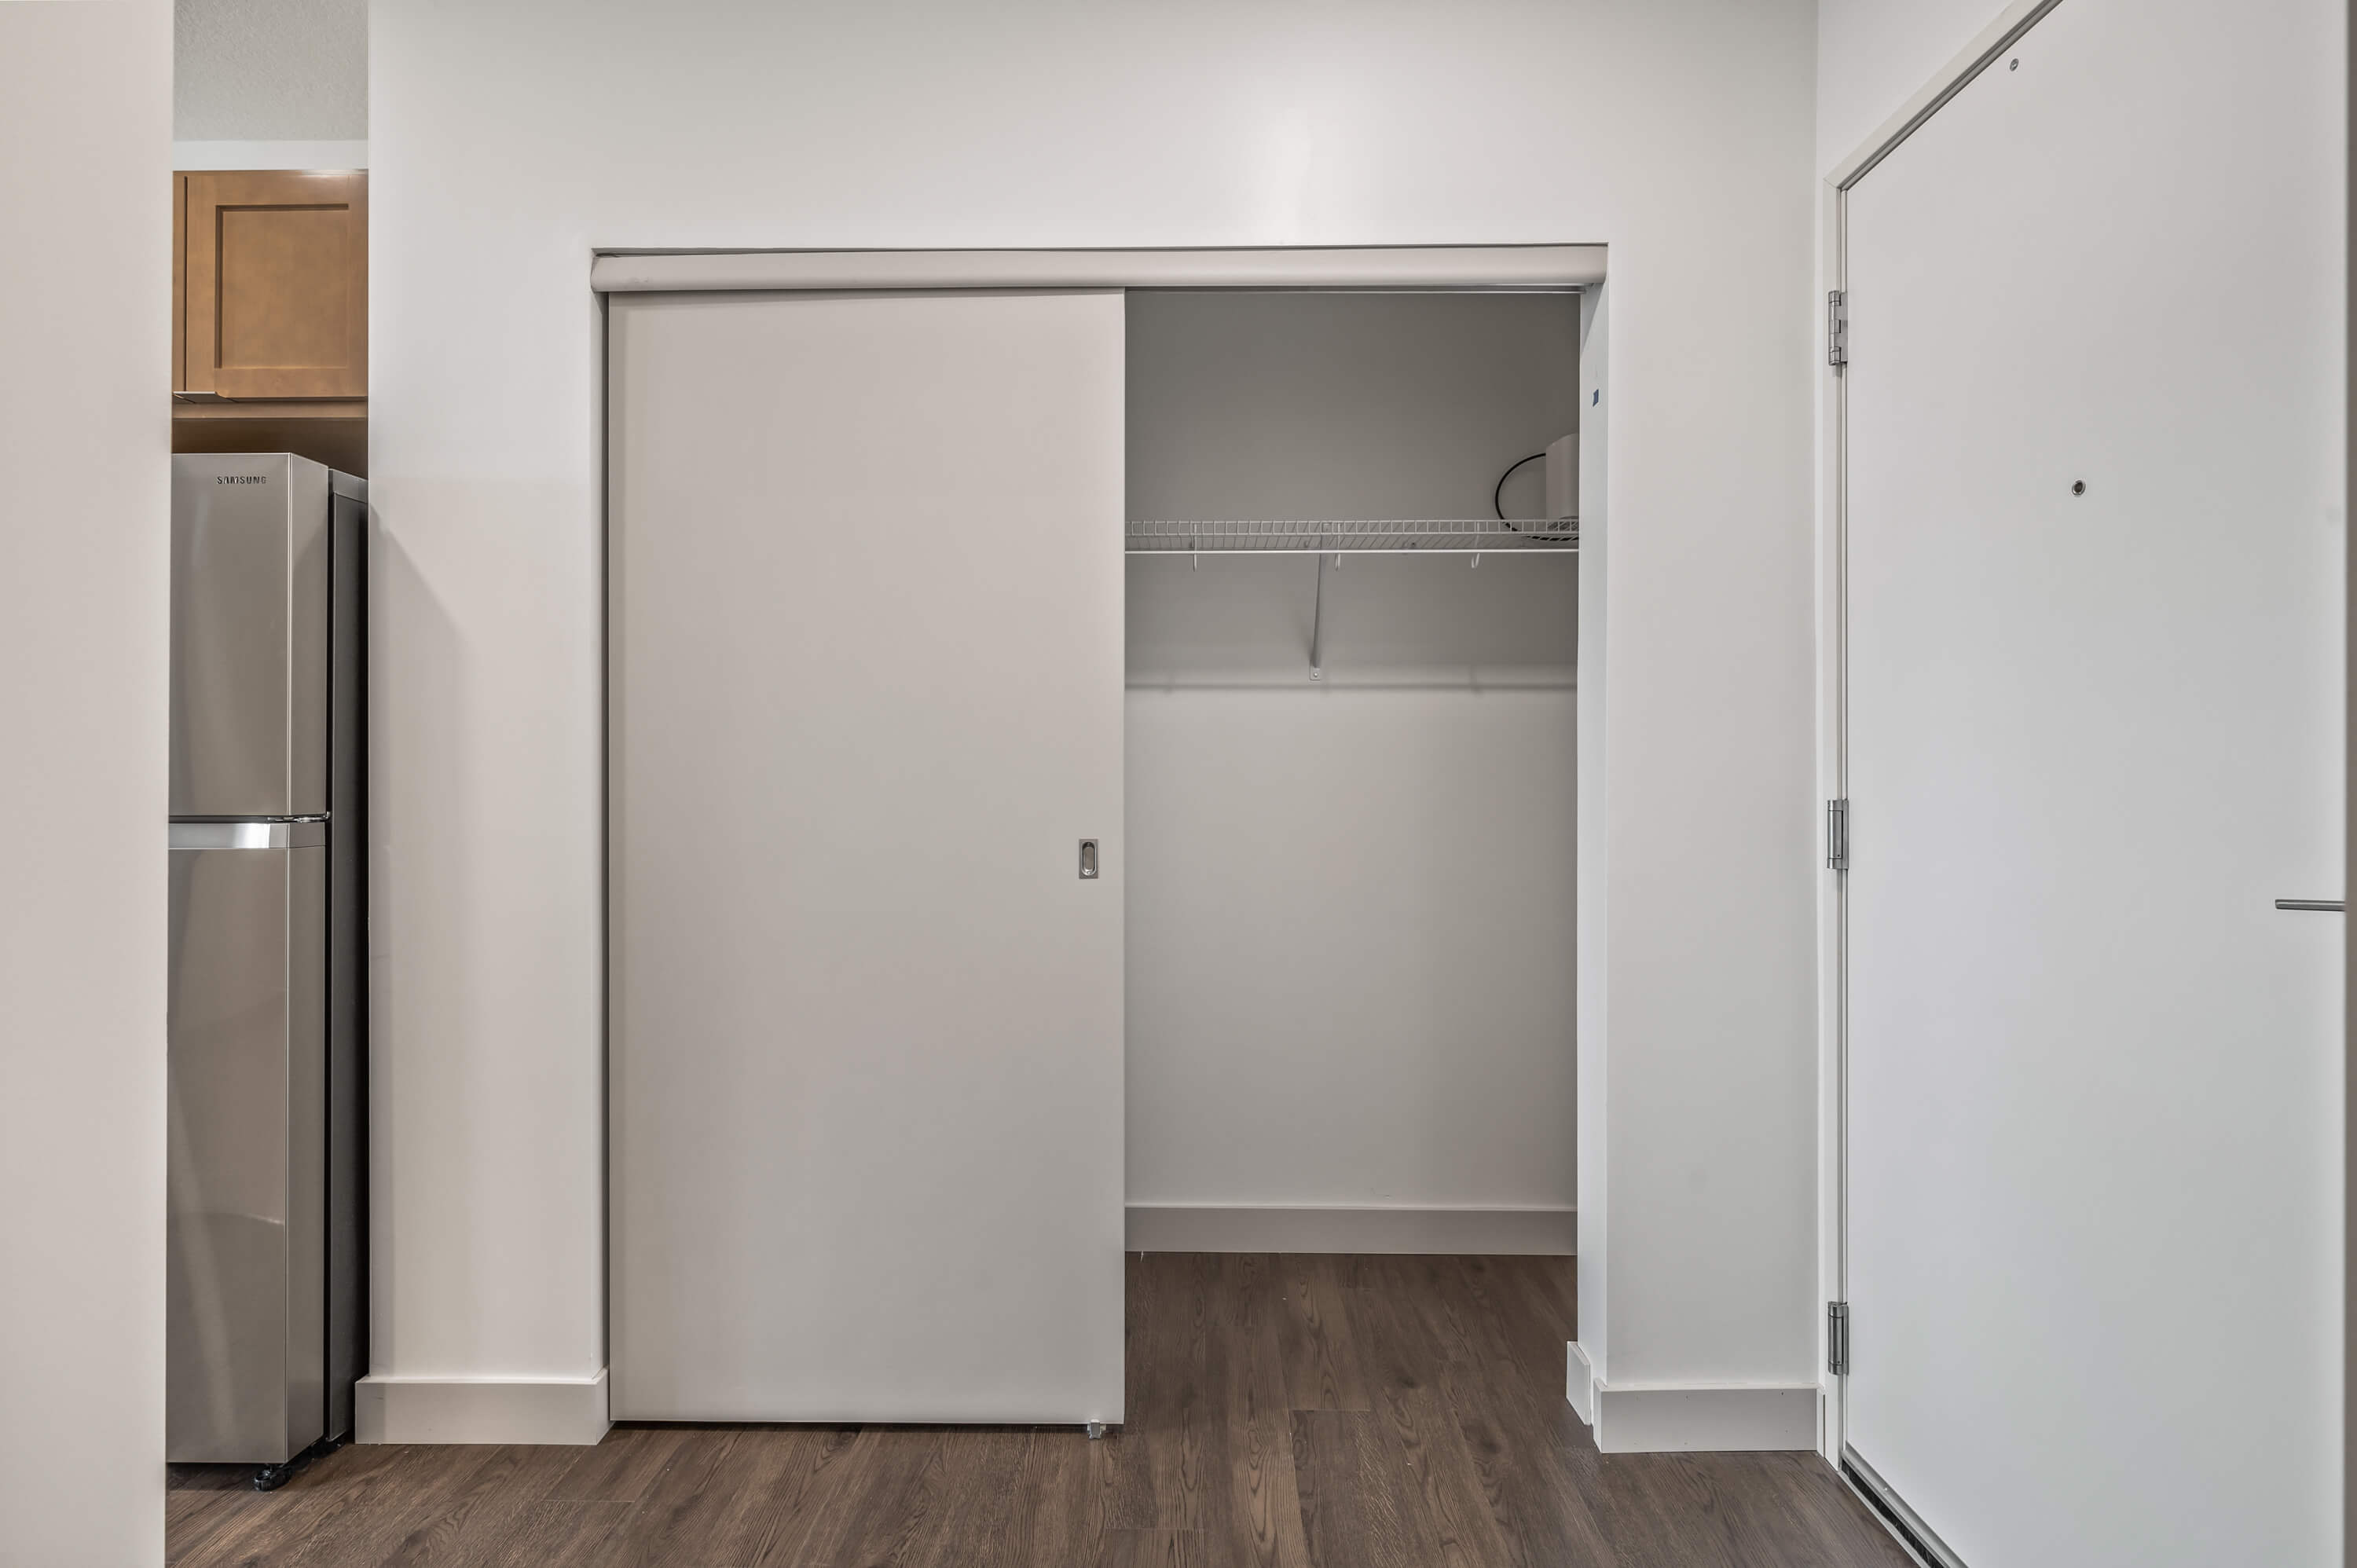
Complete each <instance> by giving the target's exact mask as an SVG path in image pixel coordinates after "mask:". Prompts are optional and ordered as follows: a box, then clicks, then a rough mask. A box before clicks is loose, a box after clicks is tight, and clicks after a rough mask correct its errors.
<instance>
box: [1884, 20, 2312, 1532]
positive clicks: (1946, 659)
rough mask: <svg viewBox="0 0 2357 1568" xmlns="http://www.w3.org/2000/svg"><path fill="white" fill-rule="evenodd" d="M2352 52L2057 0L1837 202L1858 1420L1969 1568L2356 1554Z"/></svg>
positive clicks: (2239, 24) (2277, 26)
mask: <svg viewBox="0 0 2357 1568" xmlns="http://www.w3.org/2000/svg"><path fill="white" fill-rule="evenodd" d="M2011 59H2018V61H2019V64H2018V67H2015V66H2013V65H2011V64H2009V63H2008V62H2009V60H2011ZM2344 61H2345V55H2344V54H2343V52H2342V49H2341V20H2340V7H2339V5H2337V4H2330V3H2328V0H2251V3H2249V4H2245V5H2232V6H2229V5H2214V4H2202V3H2198V0H2062V3H2061V5H2060V6H2059V7H2057V8H2056V9H2055V10H2054V11H2053V12H2052V13H2050V15H2049V16H2047V17H2046V18H2045V19H2043V20H2042V21H2040V22H2039V23H2038V24H2037V26H2036V27H2033V28H2032V29H2031V30H2030V31H2029V34H2028V35H2027V36H2026V37H2025V38H2023V39H2022V40H2021V42H2020V43H2019V45H2018V48H2014V49H2012V50H2009V51H2007V57H2006V58H2001V59H1998V60H1997V61H1996V63H1995V65H1994V66H1993V67H1991V68H1990V69H1989V70H1986V72H1984V73H1983V74H1982V75H1981V76H1980V77H1978V78H1977V79H1976V80H1975V81H1973V82H1972V83H1971V84H1970V85H1969V86H1967V87H1966V88H1965V89H1964V91H1963V92H1962V93H1961V94H1960V95H1959V96H1958V97H1957V98H1956V99H1955V100H1954V101H1953V102H1950V103H1949V104H1948V105H1947V106H1945V107H1944V108H1943V109H1941V110H1940V111H1939V112H1938V113H1936V114H1934V115H1933V116H1932V118H1931V120H1930V121H1929V122H1928V123H1927V124H1925V125H1924V126H1923V127H1922V128H1921V130H1919V131H1918V132H1917V133H1916V134H1914V135H1913V136H1912V137H1910V139H1909V140H1907V141H1906V142H1905V143H1903V144H1901V145H1900V147H1899V148H1898V149H1897V151H1896V152H1895V153H1893V154H1892V155H1891V156H1890V157H1889V158H1888V159H1887V160H1886V161H1885V162H1883V163H1882V164H1881V165H1879V166H1877V167H1876V168H1874V169H1873V170H1872V171H1871V172H1870V173H1868V174H1867V175H1866V177H1864V178H1863V180H1862V181H1860V182H1859V183H1858V184H1857V187H1856V188H1853V189H1852V190H1851V191H1850V193H1849V194H1848V197H1847V199H1846V202H1847V206H1846V224H1847V228H1846V285H1847V289H1848V303H1849V316H1850V329H1849V351H1850V364H1849V367H1848V371H1847V372H1846V374H1847V378H1848V381H1847V420H1848V424H1847V432H1848V448H1847V451H1848V512H1847V517H1848V554H1847V566H1848V612H1849V619H1848V648H1847V654H1848V660H1847V663H1848V682H1849V685H1848V706H1847V741H1848V748H1849V749H1848V759H1849V776H1848V793H1849V796H1850V799H1851V801H1852V808H1851V811H1852V822H1851V866H1852V869H1851V870H1850V872H1849V874H1848V879H1847V890H1848V911H1847V915H1848V931H1849V944H1850V945H1849V976H1850V995H1849V1004H1850V1013H1849V1057H1848V1060H1849V1080H1848V1129H1847V1132H1848V1150H1847V1153H1848V1166H1847V1178H1848V1179H1847V1215H1848V1223H1847V1237H1846V1240H1847V1251H1846V1264H1847V1271H1848V1281H1847V1294H1848V1297H1849V1302H1850V1313H1851V1323H1852V1345H1851V1351H1852V1359H1851V1372H1850V1375H1849V1376H1848V1378H1847V1379H1846V1380H1845V1384H1846V1386H1845V1395H1846V1401H1845V1418H1846V1434H1845V1435H1846V1446H1847V1448H1848V1449H1849V1450H1850V1452H1851V1453H1852V1454H1853V1455H1855V1456H1856V1457H1857V1459H1859V1460H1862V1461H1863V1462H1864V1463H1865V1465H1866V1466H1869V1467H1870V1468H1871V1469H1872V1470H1873V1471H1874V1472H1876V1473H1877V1474H1878V1476H1879V1477H1881V1478H1882V1480H1883V1481H1884V1483H1886V1485H1887V1486H1888V1487H1889V1489H1890V1490H1891V1491H1893V1492H1895V1493H1896V1494H1897V1495H1898V1497H1899V1498H1900V1499H1902V1500H1903V1502H1904V1503H1905V1504H1907V1505H1908V1506H1909V1507H1910V1508H1911V1509H1913V1510H1914V1511H1915V1512H1916V1513H1917V1514H1918V1515H1919V1516H1920V1517H1921V1520H1922V1522H1923V1523H1924V1524H1925V1525H1926V1526H1928V1527H1929V1529H1930V1530H1932V1532H1933V1533H1934V1534H1936V1535H1937V1536H1938V1537H1940V1538H1941V1539H1942V1540H1943V1541H1945V1543H1946V1545H1947V1547H1948V1548H1949V1549H1950V1550H1951V1551H1952V1552H1953V1554H1954V1555H1955V1557H1956V1558H1957V1559H1958V1560H1960V1561H1961V1562H1963V1563H1966V1564H1969V1565H1971V1568H2034V1565H2040V1564H2054V1565H2057V1568H2061V1565H2065V1564H2067V1565H2070V1568H2083V1565H2085V1564H2093V1563H2120V1564H2136V1565H2138V1568H2162V1565H2166V1564H2184V1565H2187V1568H2193V1565H2204V1568H2214V1565H2216V1564H2222V1563H2254V1564H2255V1563H2280V1564H2286V1565H2289V1564H2292V1563H2327V1562H2338V1561H2339V1550H2338V1541H2339V1534H2340V1531H2339V1524H2338V1517H2337V1516H2338V1509H2339V1489H2340V1481H2339V1475H2340V1464H2341V1435H2340V1431H2339V1415H2340V1388H2341V1373H2340V1365H2341V1349H2340V1343H2339V1338H2340V1332H2341V1328H2340V1324H2341V1318H2340V1309H2341V1291H2340V1286H2339V1283H2338V1282H2339V1277H2340V1270H2341V1223H2340V1222H2341V1201H2340V1197H2339V1191H2340V1180H2341V1178H2340V1160H2341V1000H2340V991H2341V956H2340V955H2341V940H2342V926H2341V917H2340V916H2337V915H2331V914H2309V913H2289V912H2279V911H2278V910H2276V908H2274V901H2275V900H2276V899H2277V898H2279V897H2301V898H2322V899H2332V898H2339V897H2341V896H2342V891H2343V889H2342V887H2341V827H2340V823H2341V789H2342V783H2341V771H2342V752H2341V736H2342V721H2341V693H2342V675H2341V653H2342V620H2343V612H2342V607H2341V596H2342V592H2343V587H2342V585H2343V577H2342V559H2343V548H2344V544H2343V533H2344V523H2343V515H2342V510H2341V509H2342V504H2343V502H2342V494H2341V489H2342V487H2341V476H2340V472H2339V468H2340V462H2341V440H2340V436H2339V434H2338V432H2339V428H2340V424H2341V406H2342V400H2341V392H2340V374H2341V346H2340V345H2341V319H2342V307H2341V301H2340V293H2341V249H2342V247H2341V239H2340V231H2341V199H2340V196H2339V194H2338V186H2339V183H2340V179H2341V151H2340V149H2341V145H2342V135H2343V131H2342V118H2341V102H2342V91H2341V70H2342V66H2343V63H2344ZM2080 487H2083V489H2081V488H2080Z"/></svg>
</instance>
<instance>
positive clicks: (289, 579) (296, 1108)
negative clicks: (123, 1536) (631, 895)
mask: <svg viewBox="0 0 2357 1568" xmlns="http://www.w3.org/2000/svg"><path fill="white" fill-rule="evenodd" d="M366 497H367V487H366V486H365V485H364V484H363V483H362V482H361V480H358V479H355V478H351V477H350V476H349V475H345V474H339V473H333V472H330V471H329V470H328V469H327V468H325V467H321V466H320V465H319V464H317V463H315V462H312V461H310V460H309V459H308V458H305V457H296V456H290V455H286V454H271V455H266V456H178V457H175V458H173V459H172V676H171V755H172V762H171V832H170V839H171V851H170V860H171V928H170V929H171V960H170V961H171V979H170V993H169V1023H168V1026H167V1033H168V1036H169V1051H170V1058H171V1069H170V1080H171V1095H170V1117H171V1123H170V1133H169V1138H170V1156H169V1157H170V1174H169V1208H168V1216H169V1218H168V1226H167V1239H168V1240H167V1245H168V1247H169V1251H170V1258H169V1265H168V1269H167V1281H168V1296H167V1342H166V1359H167V1396H166V1422H165V1424H166V1441H167V1455H168V1456H169V1457H170V1458H171V1459H173V1460H175V1461H180V1462H203V1461H213V1462H229V1463H252V1464H256V1465H260V1466H265V1469H264V1471H263V1473H262V1474H261V1475H260V1476H259V1477H257V1480H256V1484H257V1485H261V1486H265V1487H266V1486H269V1485H272V1484H274V1482H275V1480H277V1479H283V1478H284V1477H285V1469H286V1466H289V1465H290V1464H291V1462H293V1461H294V1460H295V1459H296V1458H297V1457H298V1456H299V1455H302V1454H303V1453H304V1452H305V1451H306V1450H307V1449H309V1448H310V1447H311V1446H312V1445H314V1444H317V1443H319V1442H321V1441H322V1440H328V1439H334V1438H338V1437H340V1436H343V1435H345V1434H349V1433H350V1430H351V1419H352V1384H353V1381H354V1380H356V1379H357V1378H358V1377H359V1376H360V1375H361V1371H362V1370H363V1366H362V1359H363V1357H364V1355H365V1352H366V1347H365V1343H364V1329H363V1322H364V1315H365V1312H366V1299H365V1288H364V1282H365V1267H366V1260H365V1257H364V1230H363V1225H362V1219H363V1213H362V1206H363V1197H362V1184H363V1181H364V1179H365V1175H366V1172H365V1158H364V1151H363V1147H362V1139H363V1132H364V1124H365V1103H366V1101H365V1094H364V1090H365V1084H364V1081H363V1074H364V1070H365V1066H364V1064H365V1045H364V1038H363V1036H364V1028H365V1009H364V996H363V989H364V985H365V980H364V975H365V957H366V955H365V952H364V950H363V940H364V939H363V934H362V933H363V927H364V923H365V908H366V906H365V903H364V897H363V889H362V886H361V879H362V876H363V875H364V864H365V863H364V858H363V856H362V854H361V843H362V837H361V829H362V822H361V811H362V792H363V772H362V763H363V758H362V756H361V748H362V746H363V744H364V738H363V737H364V734H365V728H366V726H365V725H364V724H363V722H362V716H361V703H362V700H363V695H362V694H363V693H364V691H365V682H364V679H363V671H362V660H363V646H364V639H363V638H362V635H361V616H362V613H363V610H362V607H363V603H364V596H363V593H362V588H361V574H362V567H363V557H364V553H365V542H364V518H365V515H366V511H367V505H366Z"/></svg>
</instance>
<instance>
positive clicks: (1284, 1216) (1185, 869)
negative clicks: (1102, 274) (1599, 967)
mask: <svg viewBox="0 0 2357 1568" xmlns="http://www.w3.org/2000/svg"><path fill="white" fill-rule="evenodd" d="M1127 304H1128V312H1127V333H1128V353H1127V378H1128V415H1129V419H1128V463H1127V487H1128V515H1129V517H1130V518H1131V519H1133V520H1139V519H1220V520H1226V519H1376V518H1482V517H1488V516H1490V515H1491V501H1492V490H1493V487H1494V486H1495V485H1496V483H1497V481H1498V479H1499V477H1500V475H1501V473H1502V472H1503V471H1504V470H1505V469H1506V468H1507V467H1508V466H1509V465H1511V464H1512V463H1514V462H1515V461H1516V460H1517V459H1519V458H1523V457H1525V456H1530V455H1532V454H1534V453H1537V452H1540V451H1541V450H1542V449H1544V447H1545V446H1547V444H1548V443H1549V442H1551V441H1553V440H1555V438H1557V437H1559V436H1562V435H1567V434H1570V433H1572V432H1574V431H1575V430H1576V429H1577V424H1578V417H1579V412H1580V410H1579V393H1578V385H1577V369H1578V357H1579V300H1578V297H1577V295H1575V294H1569V293H1555V294H1543V293H1532V294H1448V293H1402V294H1383V293H1314V292H1289V293H1288V292H1273V293H1253V292H1243V291H1217V292H1200V293H1198V292H1160V291H1153V292H1133V293H1131V294H1130V295H1129V296H1128V302H1127ZM1542 468H1543V465H1542V464H1539V463H1532V464H1529V465H1527V466H1525V467H1522V468H1520V469H1519V470H1517V471H1516V472H1515V474H1514V475H1513V477H1512V479H1511V480H1510V481H1509V482H1508V483H1507V485H1506V488H1505V489H1504V492H1503V498H1502V499H1503V504H1504V510H1505V512H1506V514H1507V515H1508V516H1509V517H1515V516H1521V517H1535V516H1538V515H1540V514H1541V512H1542V493H1543V484H1542ZM1317 595H1318V562H1317V558H1316V557H1314V556H1309V555H1283V556H1262V557H1254V556H1234V555H1213V554H1206V555H1203V556H1201V557H1200V558H1196V557H1190V556H1188V555H1185V554H1173V555H1154V556H1141V555H1132V556H1131V557H1130V558H1129V563H1128V617H1127V624H1128V633H1127V636H1128V644H1127V684H1128V693H1127V709H1126V721H1127V725H1126V743H1125V752H1126V757H1125V768H1126V780H1127V782H1126V816H1127V821H1128V824H1129V832H1128V840H1129V843H1128V848H1129V855H1130V865H1129V884H1128V887H1129V894H1128V922H1127V930H1128V939H1127V969H1128V988H1127V1004H1126V1006H1127V1019H1126V1023H1127V1051H1128V1093H1127V1103H1128V1161H1127V1164H1128V1203H1129V1238H1130V1245H1131V1246H1132V1247H1133V1248H1136V1249H1140V1250H1164V1249H1168V1250H1185V1249H1198V1248H1200V1249H1209V1250H1257V1249H1260V1248H1264V1247H1284V1248H1291V1249H1300V1250H1398V1251H1502V1250H1512V1251H1571V1250H1573V1246H1574V1241H1573V1237H1574V1233H1575V1232H1574V1216H1575V1213H1576V1197H1577V1195H1576V1184H1575V1173H1576V1164H1575V1146H1574V1139H1575V1101H1574V1095H1575V1073H1576V1062H1575V1058H1576V1047H1575V1036H1574V1016H1573V1015H1574V963H1573V931H1574V903H1575V897H1574V887H1575V877H1576V870H1577V867H1576V864H1575V826H1576V820H1577V806H1576V755H1577V741H1576V705H1577V696H1576V692H1575V663H1576V648H1577V557H1576V556H1574V555H1573V554H1571V553H1568V552H1561V553H1544V554H1542V553H1524V552H1516V553H1492V554H1491V555H1489V556H1487V557H1486V558H1484V559H1483V560H1482V561H1481V562H1480V564H1479V565H1478V566H1477V565H1474V564H1472V558H1470V557H1469V556H1466V555H1436V556H1429V557H1426V558H1422V559H1418V558H1415V557H1414V556H1403V555H1374V554H1368V555H1351V556H1345V557H1343V558H1342V560H1341V563H1340V567H1339V569H1336V568H1333V567H1330V566H1329V574H1328V577H1327V581H1326V585H1325V596H1324V625H1323V652H1324V657H1323V674H1322V678H1321V679H1319V680H1317V681H1314V682H1313V681H1312V680H1310V679H1309V675H1308V645H1309V639H1310V633H1311V621H1312V617H1313V606H1314V604H1315V602H1316V598H1317Z"/></svg>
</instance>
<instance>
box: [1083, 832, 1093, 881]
mask: <svg viewBox="0 0 2357 1568" xmlns="http://www.w3.org/2000/svg"><path fill="white" fill-rule="evenodd" d="M1096 879H1097V841H1096V840H1094V839H1082V841H1081V880H1082V881H1083V882H1094V881H1095V880H1096Z"/></svg>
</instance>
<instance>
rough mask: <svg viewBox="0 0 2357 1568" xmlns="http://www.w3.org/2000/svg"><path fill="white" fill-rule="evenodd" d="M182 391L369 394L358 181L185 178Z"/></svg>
mask: <svg viewBox="0 0 2357 1568" xmlns="http://www.w3.org/2000/svg"><path fill="white" fill-rule="evenodd" d="M186 236H187V238H186V245H187V249H186V252H185V259H186V267H187V281H186V285H185V286H186V293H187V300H188V306H187V313H186V318H187V326H186V337H185V339H184V343H183V347H184V349H185V352H186V355H187V371H186V378H185V379H186V390H188V391H190V392H217V393H219V394H220V395H221V396H222V397H229V398H355V397H365V396H367V395H368V176H367V175H366V174H365V173H361V172H358V171H351V172H344V173H334V174H306V173H299V172H265V173H231V174H192V175H189V176H188V201H187V207H186Z"/></svg>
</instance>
